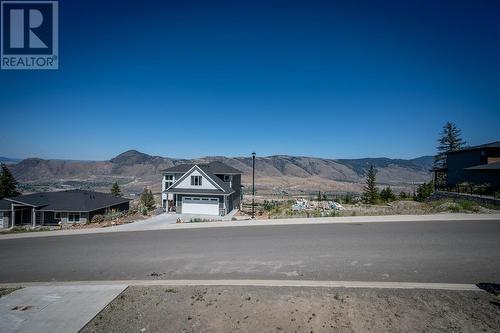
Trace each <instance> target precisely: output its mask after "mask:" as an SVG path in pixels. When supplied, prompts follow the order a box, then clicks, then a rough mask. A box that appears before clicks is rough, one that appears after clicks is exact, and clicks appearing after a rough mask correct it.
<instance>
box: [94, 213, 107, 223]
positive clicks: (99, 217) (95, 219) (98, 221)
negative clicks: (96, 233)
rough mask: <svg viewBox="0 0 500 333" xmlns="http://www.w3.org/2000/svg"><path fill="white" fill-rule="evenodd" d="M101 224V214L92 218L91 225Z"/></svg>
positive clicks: (102, 220)
mask: <svg viewBox="0 0 500 333" xmlns="http://www.w3.org/2000/svg"><path fill="white" fill-rule="evenodd" d="M102 222H104V216H102V215H101V214H97V215H94V216H93V217H92V221H91V223H102Z"/></svg>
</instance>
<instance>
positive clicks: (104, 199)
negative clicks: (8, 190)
mask: <svg viewBox="0 0 500 333" xmlns="http://www.w3.org/2000/svg"><path fill="white" fill-rule="evenodd" d="M5 200H6V201H11V202H14V203H21V204H25V205H28V206H32V207H36V208H38V209H41V210H54V211H74V212H91V211H94V210H97V209H101V208H105V207H109V206H114V205H119V204H121V203H125V202H129V201H130V199H126V198H120V197H115V196H112V195H111V194H108V193H101V192H94V191H86V190H68V191H58V192H40V193H33V194H26V195H20V196H17V197H13V198H6V199H5Z"/></svg>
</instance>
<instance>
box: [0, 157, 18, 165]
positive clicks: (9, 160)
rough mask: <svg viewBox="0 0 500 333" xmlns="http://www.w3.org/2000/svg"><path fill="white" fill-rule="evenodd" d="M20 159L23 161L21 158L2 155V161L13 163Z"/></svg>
mask: <svg viewBox="0 0 500 333" xmlns="http://www.w3.org/2000/svg"><path fill="white" fill-rule="evenodd" d="M20 161H22V159H21V158H10V157H4V156H0V163H4V164H11V163H18V162H20Z"/></svg>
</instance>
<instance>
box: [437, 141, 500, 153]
mask: <svg viewBox="0 0 500 333" xmlns="http://www.w3.org/2000/svg"><path fill="white" fill-rule="evenodd" d="M484 148H500V141H495V142H490V143H485V144H484V145H479V146H474V147H466V148H463V149H460V150H455V151H450V152H449V153H447V154H454V153H460V152H463V151H469V150H477V149H484Z"/></svg>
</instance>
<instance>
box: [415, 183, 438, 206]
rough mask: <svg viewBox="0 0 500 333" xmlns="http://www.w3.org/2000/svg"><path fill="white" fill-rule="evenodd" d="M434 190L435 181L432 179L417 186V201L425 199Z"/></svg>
mask: <svg viewBox="0 0 500 333" xmlns="http://www.w3.org/2000/svg"><path fill="white" fill-rule="evenodd" d="M433 192H434V182H432V181H430V182H428V183H423V184H422V185H420V186H419V187H418V188H417V195H416V196H415V200H416V201H420V202H422V201H425V199H427V198H429V197H430V196H431V195H432V193H433Z"/></svg>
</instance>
